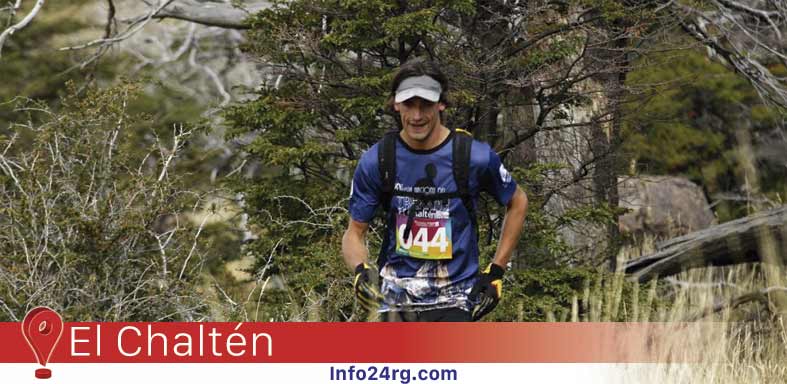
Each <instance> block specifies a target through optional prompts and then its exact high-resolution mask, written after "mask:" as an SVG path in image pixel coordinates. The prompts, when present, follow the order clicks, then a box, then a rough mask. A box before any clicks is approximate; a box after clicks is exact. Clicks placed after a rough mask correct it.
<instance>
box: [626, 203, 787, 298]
mask: <svg viewBox="0 0 787 384" xmlns="http://www.w3.org/2000/svg"><path fill="white" fill-rule="evenodd" d="M785 250H787V206H782V207H780V208H777V209H773V210H770V211H765V212H760V213H758V214H755V215H751V216H748V217H744V218H742V219H738V220H734V221H731V222H728V223H724V224H721V225H716V226H713V227H710V228H707V229H704V230H701V231H697V232H692V233H689V234H687V235H684V236H681V237H677V238H675V239H672V240H668V241H666V242H663V243H660V244H659V245H658V246H657V252H656V253H654V254H652V255H648V256H644V257H640V258H637V259H634V260H630V261H628V262H626V263H625V265H624V271H625V273H626V274H627V275H629V279H630V280H637V281H639V282H641V283H643V282H647V281H650V280H652V279H654V278H657V277H659V276H670V275H674V274H677V273H679V272H682V271H685V270H688V269H692V268H700V267H706V266H723V265H733V264H741V263H751V262H768V263H774V262H780V263H784V261H785V257H787V255H785ZM768 252H770V253H773V254H769V253H768ZM766 256H767V257H766Z"/></svg>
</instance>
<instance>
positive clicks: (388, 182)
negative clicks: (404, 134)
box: [377, 131, 399, 269]
mask: <svg viewBox="0 0 787 384" xmlns="http://www.w3.org/2000/svg"><path fill="white" fill-rule="evenodd" d="M397 136H399V131H389V132H386V133H385V135H383V138H382V140H380V142H379V146H378V148H377V169H378V170H379V171H380V181H381V182H382V188H381V191H380V203H382V207H383V212H384V214H385V231H384V232H383V233H384V234H385V236H383V243H382V245H381V247H380V254H379V256H378V257H377V268H378V269H382V267H383V266H384V265H385V262H386V261H387V259H388V255H387V254H386V253H385V250H386V249H387V248H388V242H389V239H388V237H389V236H390V235H389V232H390V228H392V227H393V226H395V224H394V223H393V217H394V215H393V210H392V209H391V200H392V199H393V195H394V184H396V140H397ZM394 236H396V235H394Z"/></svg>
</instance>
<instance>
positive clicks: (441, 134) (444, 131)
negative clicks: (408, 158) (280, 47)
mask: <svg viewBox="0 0 787 384" xmlns="http://www.w3.org/2000/svg"><path fill="white" fill-rule="evenodd" d="M450 134H451V130H450V129H448V128H446V127H445V126H444V125H442V124H440V125H438V126H437V127H435V129H434V131H432V134H431V135H429V137H427V138H426V140H422V141H418V140H412V139H410V138H409V137H408V136H407V135H405V134H403V133H401V132H400V133H399V137H401V138H402V140H404V142H405V143H406V144H407V146H408V147H410V148H412V149H416V150H419V151H428V150H430V149H433V148H435V147H437V146H438V145H440V144H441V143H442V142H443V141H445V139H446V138H448V136H449V135H450Z"/></svg>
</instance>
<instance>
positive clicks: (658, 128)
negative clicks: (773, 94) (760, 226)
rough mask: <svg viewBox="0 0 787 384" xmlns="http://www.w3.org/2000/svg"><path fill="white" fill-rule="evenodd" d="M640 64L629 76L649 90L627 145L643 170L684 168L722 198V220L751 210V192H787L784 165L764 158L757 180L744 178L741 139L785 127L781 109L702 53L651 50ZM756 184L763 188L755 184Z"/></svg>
mask: <svg viewBox="0 0 787 384" xmlns="http://www.w3.org/2000/svg"><path fill="white" fill-rule="evenodd" d="M640 64H641V66H642V69H640V70H637V71H634V72H632V73H631V76H630V78H629V82H630V85H631V86H632V87H636V88H643V89H648V90H649V91H647V92H646V96H647V98H646V101H645V102H644V103H642V104H637V105H636V111H635V112H634V113H631V114H630V119H629V120H628V121H627V122H626V128H627V129H626V132H627V134H626V136H627V138H626V145H625V149H626V151H627V152H628V153H629V155H630V156H631V157H632V158H633V159H634V160H635V161H636V162H637V168H638V169H639V170H640V171H641V172H646V173H650V174H681V175H685V176H687V177H689V178H690V179H692V180H694V181H695V182H698V183H699V184H700V185H702V187H703V188H704V189H705V191H706V192H707V194H708V195H709V197H710V198H712V199H715V200H719V201H721V204H719V205H717V207H716V212H717V214H718V216H719V218H720V219H722V220H723V221H726V220H729V219H734V218H738V217H741V216H745V215H747V214H748V213H750V211H749V210H747V208H746V207H747V201H746V196H747V195H749V196H750V197H751V199H752V200H758V199H761V198H762V197H763V196H767V197H770V198H771V199H773V200H774V201H778V196H777V194H781V193H783V192H784V191H785V172H784V171H783V170H782V169H780V168H782V167H779V164H778V162H776V163H774V162H773V161H769V159H768V158H767V157H759V158H757V159H756V162H757V166H758V169H759V170H760V172H759V174H757V175H756V176H755V177H756V178H757V179H756V180H746V177H745V176H744V169H743V168H744V166H745V162H744V159H743V158H741V145H744V144H746V143H743V142H741V141H740V139H741V138H742V136H741V135H744V136H743V137H751V139H752V140H753V141H754V142H753V145H754V146H758V145H761V144H765V143H766V142H767V141H770V140H773V139H774V137H773V136H772V135H773V133H774V132H778V131H779V130H780V129H782V127H781V120H782V119H783V116H782V117H780V113H779V111H778V110H777V109H774V108H772V107H770V106H769V105H767V104H765V103H764V102H763V101H762V99H760V97H759V96H758V94H757V93H756V91H755V89H754V88H753V87H752V86H751V85H750V84H749V83H748V82H747V81H745V79H743V78H741V77H739V76H737V75H736V74H734V73H733V72H731V71H730V70H728V69H727V68H725V67H724V66H722V65H720V64H718V63H714V62H712V61H710V60H708V59H707V58H705V57H704V56H703V55H701V54H700V53H699V52H695V51H687V52H682V53H681V54H680V55H679V56H677V57H676V56H675V55H674V54H672V53H670V54H664V55H661V56H658V55H654V56H652V57H650V58H648V59H644V60H642V62H641V63H640ZM777 70H778V68H774V72H775V73H778V72H777ZM654 84H657V86H655V87H653V85H654ZM752 185H759V186H761V188H762V189H760V190H757V191H754V190H753V188H752V187H751V186H752ZM760 193H763V195H759V194H760ZM752 196H753V197H752Z"/></svg>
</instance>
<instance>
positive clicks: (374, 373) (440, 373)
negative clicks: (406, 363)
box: [330, 365, 457, 384]
mask: <svg viewBox="0 0 787 384" xmlns="http://www.w3.org/2000/svg"><path fill="white" fill-rule="evenodd" d="M330 373H331V381H394V382H399V383H401V384H408V383H410V382H411V381H425V382H438V381H456V380H457V372H456V370H455V369H409V368H391V367H388V366H383V367H377V366H374V365H372V366H368V367H362V366H355V365H350V366H349V367H346V366H345V367H334V366H332V367H331V372H330Z"/></svg>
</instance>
